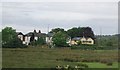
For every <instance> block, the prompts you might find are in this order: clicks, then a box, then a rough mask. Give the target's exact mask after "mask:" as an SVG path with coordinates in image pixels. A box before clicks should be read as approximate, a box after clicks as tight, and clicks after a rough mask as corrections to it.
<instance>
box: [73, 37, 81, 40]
mask: <svg viewBox="0 0 120 70" xmlns="http://www.w3.org/2000/svg"><path fill="white" fill-rule="evenodd" d="M80 39H81V37H74V38H72V40H80Z"/></svg>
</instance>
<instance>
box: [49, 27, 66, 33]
mask: <svg viewBox="0 0 120 70" xmlns="http://www.w3.org/2000/svg"><path fill="white" fill-rule="evenodd" d="M59 31H61V32H63V33H66V31H65V30H64V29H62V28H55V29H52V31H50V33H57V32H59Z"/></svg>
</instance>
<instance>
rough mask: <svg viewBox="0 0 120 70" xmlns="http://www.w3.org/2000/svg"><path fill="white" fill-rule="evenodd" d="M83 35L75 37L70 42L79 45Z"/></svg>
mask: <svg viewBox="0 0 120 70" xmlns="http://www.w3.org/2000/svg"><path fill="white" fill-rule="evenodd" d="M80 39H81V37H74V38H72V40H71V42H70V44H71V45H78V42H79V41H80Z"/></svg>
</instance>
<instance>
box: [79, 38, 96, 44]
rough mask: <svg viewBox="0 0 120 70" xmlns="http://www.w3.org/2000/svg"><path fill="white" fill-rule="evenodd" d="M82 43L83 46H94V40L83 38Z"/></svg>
mask: <svg viewBox="0 0 120 70" xmlns="http://www.w3.org/2000/svg"><path fill="white" fill-rule="evenodd" d="M81 43H82V44H91V45H92V44H94V40H93V39H92V38H88V39H85V38H82V39H81Z"/></svg>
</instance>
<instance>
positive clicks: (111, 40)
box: [96, 35, 119, 48]
mask: <svg viewBox="0 0 120 70" xmlns="http://www.w3.org/2000/svg"><path fill="white" fill-rule="evenodd" d="M118 43H119V41H118V36H115V35H106V36H102V35H101V36H96V45H97V46H103V47H104V46H109V47H115V48H118ZM109 47H108V48H109Z"/></svg>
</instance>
